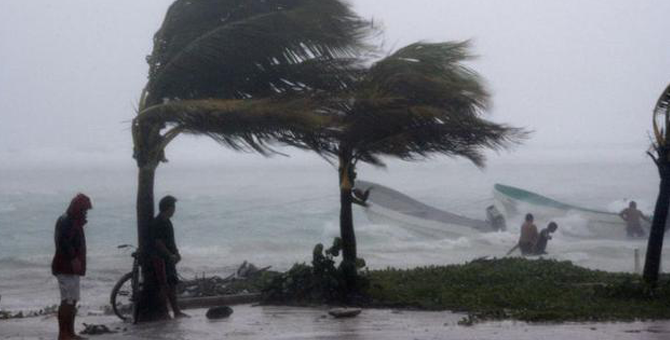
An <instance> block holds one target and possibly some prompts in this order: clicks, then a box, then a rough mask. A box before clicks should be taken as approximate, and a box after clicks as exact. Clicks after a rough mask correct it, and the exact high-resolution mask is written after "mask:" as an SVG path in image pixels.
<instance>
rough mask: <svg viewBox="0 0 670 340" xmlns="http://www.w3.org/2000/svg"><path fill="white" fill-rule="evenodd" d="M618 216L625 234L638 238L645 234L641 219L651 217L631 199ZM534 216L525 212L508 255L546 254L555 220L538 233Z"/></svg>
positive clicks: (647, 219)
mask: <svg viewBox="0 0 670 340" xmlns="http://www.w3.org/2000/svg"><path fill="white" fill-rule="evenodd" d="M619 217H621V219H623V220H624V222H626V234H627V235H628V237H630V238H639V237H644V236H646V232H645V231H644V229H643V228H642V223H641V222H642V220H644V221H647V222H650V223H651V219H650V218H649V217H647V216H646V215H644V213H642V211H640V210H639V209H637V203H636V202H635V201H631V202H630V203H629V205H628V208H626V209H623V210H622V211H621V212H620V213H619ZM534 220H535V218H534V216H533V214H531V213H528V214H526V217H525V220H524V223H523V224H522V225H521V233H520V235H519V241H518V242H517V244H516V245H515V246H514V247H513V248H512V249H510V251H509V252H507V255H510V254H511V253H513V252H514V251H515V250H517V249H519V250H520V251H521V254H523V255H544V254H547V252H546V249H547V243H548V242H549V240H551V234H553V233H555V232H556V230H558V224H556V222H553V221H552V222H549V224H548V225H547V227H546V228H544V229H542V231H540V232H539V233H538V231H537V226H536V225H535V224H534Z"/></svg>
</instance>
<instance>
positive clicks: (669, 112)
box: [644, 85, 670, 285]
mask: <svg viewBox="0 0 670 340" xmlns="http://www.w3.org/2000/svg"><path fill="white" fill-rule="evenodd" d="M652 126H653V130H654V140H653V141H652V149H653V150H654V152H653V153H652V152H648V154H649V156H650V157H651V159H652V160H653V161H654V164H656V167H657V168H658V173H659V176H660V177H661V183H660V188H659V192H658V198H657V199H656V207H655V208H654V218H653V220H652V223H651V230H650V232H649V241H648V245H647V255H646V259H645V263H644V279H645V281H647V282H648V283H650V284H653V285H655V284H656V282H657V281H658V272H659V269H660V265H661V252H662V249H663V238H664V237H665V229H666V226H667V225H666V223H667V217H668V210H669V208H670V148H669V147H670V145H668V143H669V142H670V131H668V128H670V85H668V87H666V88H665V91H663V93H662V94H661V96H660V97H659V98H658V101H657V102H656V107H655V108H654V112H653V117H652Z"/></svg>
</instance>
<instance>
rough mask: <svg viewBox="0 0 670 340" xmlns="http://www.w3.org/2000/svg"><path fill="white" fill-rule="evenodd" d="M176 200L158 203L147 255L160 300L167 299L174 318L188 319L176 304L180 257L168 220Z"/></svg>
mask: <svg viewBox="0 0 670 340" xmlns="http://www.w3.org/2000/svg"><path fill="white" fill-rule="evenodd" d="M176 202H177V199H176V198H174V197H173V196H169V195H168V196H165V197H163V198H162V199H161V200H160V202H159V203H158V209H159V211H160V212H159V213H158V215H157V216H156V217H155V218H154V220H153V221H152V222H151V227H150V229H149V238H148V242H147V249H146V251H147V254H148V255H149V257H150V259H151V264H152V267H153V268H152V269H153V274H154V275H155V278H156V280H157V281H158V286H159V289H160V295H161V298H163V299H167V300H168V302H169V303H170V306H171V307H172V312H173V313H174V317H175V318H183V317H189V316H188V315H187V314H184V313H183V312H182V311H181V309H180V308H179V305H178V304H177V284H178V283H179V276H178V275H177V263H178V262H179V261H181V255H180V254H179V250H178V249H177V244H176V243H175V240H174V227H173V226H172V221H170V218H171V217H172V216H173V215H174V213H175V209H176Z"/></svg>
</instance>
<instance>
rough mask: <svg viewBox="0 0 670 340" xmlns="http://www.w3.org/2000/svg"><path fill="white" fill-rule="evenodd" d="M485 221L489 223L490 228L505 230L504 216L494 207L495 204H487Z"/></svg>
mask: <svg viewBox="0 0 670 340" xmlns="http://www.w3.org/2000/svg"><path fill="white" fill-rule="evenodd" d="M486 222H488V223H489V225H491V228H493V230H495V231H500V230H502V231H505V230H507V223H505V216H503V214H501V213H500V211H499V210H498V209H497V208H496V207H495V205H489V206H488V207H487V208H486Z"/></svg>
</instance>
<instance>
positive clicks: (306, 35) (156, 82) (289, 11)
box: [147, 0, 373, 105]
mask: <svg viewBox="0 0 670 340" xmlns="http://www.w3.org/2000/svg"><path fill="white" fill-rule="evenodd" d="M372 31H373V28H372V26H371V25H370V23H369V22H367V21H364V20H362V19H361V18H359V17H358V16H357V15H355V14H354V13H353V12H352V11H351V10H350V8H349V6H348V5H346V4H345V3H343V2H341V1H339V0H178V1H176V2H175V3H174V4H173V5H172V6H171V7H170V9H169V10H168V13H167V15H166V18H165V21H164V23H163V25H162V27H161V28H160V30H159V31H158V32H157V33H156V35H155V37H154V50H153V52H152V54H151V55H150V56H149V57H148V59H147V60H148V62H149V64H150V72H149V83H148V85H147V91H148V101H147V104H148V105H155V104H159V103H160V102H161V101H162V100H163V98H167V99H175V98H179V99H203V98H238V99H241V98H255V97H266V96H269V95H273V94H276V93H283V92H295V91H301V90H302V89H323V90H326V91H328V90H333V89H338V88H341V87H342V86H343V84H346V83H348V82H350V81H351V79H352V77H353V75H352V74H351V70H352V69H355V68H356V67H355V66H356V64H357V61H358V59H356V57H359V56H360V54H361V53H362V51H364V50H367V48H366V45H365V43H364V42H363V40H364V38H365V37H366V36H367V35H369V34H370V33H371V32H372Z"/></svg>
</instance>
